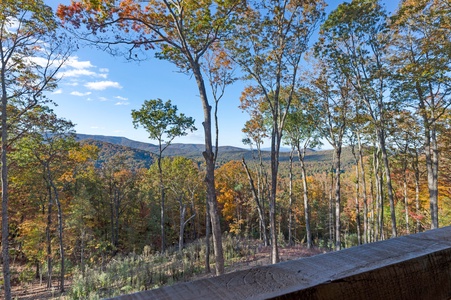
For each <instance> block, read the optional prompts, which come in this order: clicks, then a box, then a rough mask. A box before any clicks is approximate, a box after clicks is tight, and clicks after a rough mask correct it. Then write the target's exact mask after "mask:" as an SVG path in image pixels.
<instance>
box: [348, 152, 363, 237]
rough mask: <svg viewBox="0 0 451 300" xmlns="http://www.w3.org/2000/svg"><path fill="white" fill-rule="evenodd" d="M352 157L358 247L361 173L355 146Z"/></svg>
mask: <svg viewBox="0 0 451 300" xmlns="http://www.w3.org/2000/svg"><path fill="white" fill-rule="evenodd" d="M351 151H352V155H353V156H354V161H355V178H356V179H355V214H356V228H357V243H358V245H361V244H362V233H361V232H360V227H361V224H360V203H359V198H360V175H359V174H360V173H359V159H358V158H357V155H356V153H355V145H354V144H352V145H351Z"/></svg>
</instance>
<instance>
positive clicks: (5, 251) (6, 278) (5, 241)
mask: <svg viewBox="0 0 451 300" xmlns="http://www.w3.org/2000/svg"><path fill="white" fill-rule="evenodd" d="M1 71H2V73H1V79H2V109H1V111H2V117H1V118H2V141H1V145H2V154H1V156H2V269H3V270H2V271H3V287H4V295H5V299H6V300H10V299H11V297H12V296H11V271H10V266H9V259H10V258H9V222H8V161H7V157H6V156H7V152H8V122H7V120H8V118H7V106H8V99H7V95H6V79H5V78H6V77H5V76H6V75H5V68H3V67H2V69H1Z"/></svg>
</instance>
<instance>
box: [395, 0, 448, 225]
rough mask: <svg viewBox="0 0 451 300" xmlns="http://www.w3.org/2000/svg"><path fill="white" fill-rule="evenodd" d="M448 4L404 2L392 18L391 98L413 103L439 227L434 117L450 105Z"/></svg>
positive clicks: (424, 0) (439, 116) (436, 119)
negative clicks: (417, 116)
mask: <svg viewBox="0 0 451 300" xmlns="http://www.w3.org/2000/svg"><path fill="white" fill-rule="evenodd" d="M450 15H451V7H450V5H449V3H447V1H436V0H415V1H413V0H410V1H403V2H402V3H401V5H400V8H399V10H398V12H397V14H396V15H395V16H394V17H393V18H392V21H393V22H392V31H393V33H394V35H395V37H396V38H395V39H394V43H393V48H394V49H393V55H392V60H391V61H392V64H393V67H394V70H395V72H393V73H394V74H395V79H396V81H395V82H396V88H395V89H394V91H393V94H394V97H396V98H397V99H399V100H400V101H403V102H406V103H409V104H410V103H412V102H413V104H414V106H415V109H416V111H417V113H418V115H419V116H420V118H421V121H422V126H423V128H424V142H423V144H424V151H425V155H426V169H427V176H428V189H429V203H430V212H431V228H438V226H439V220H438V200H439V195H438V191H439V189H438V175H439V161H440V160H439V137H438V129H437V126H438V122H439V121H440V119H442V118H443V116H444V115H445V113H446V112H447V109H448V108H449V106H450V105H451V86H450V85H449V82H450V80H451V76H450V70H451V55H450V54H449V50H450V49H451V33H450V28H451V25H450V20H449V16H450Z"/></svg>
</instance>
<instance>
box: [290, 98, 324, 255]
mask: <svg viewBox="0 0 451 300" xmlns="http://www.w3.org/2000/svg"><path fill="white" fill-rule="evenodd" d="M307 91H308V90H307V89H301V91H300V92H298V93H297V94H298V97H296V98H295V100H294V101H293V104H292V107H291V109H290V110H289V113H288V116H287V122H286V124H285V132H286V135H285V142H286V143H287V144H289V145H291V146H292V147H293V148H294V149H295V150H296V151H297V154H298V159H299V162H300V164H301V177H302V185H303V199H304V218H305V230H306V236H307V248H311V247H312V246H313V241H312V230H311V226H310V223H311V221H310V201H309V195H308V183H307V170H306V166H305V155H306V153H307V149H309V148H314V147H317V146H318V145H320V132H319V131H318V130H317V129H316V127H317V125H316V123H315V122H316V121H317V118H318V111H317V110H316V109H314V107H313V103H312V102H313V101H314V97H310V95H309V93H308V92H307Z"/></svg>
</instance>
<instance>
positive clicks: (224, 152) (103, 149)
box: [77, 134, 353, 174]
mask: <svg viewBox="0 0 451 300" xmlns="http://www.w3.org/2000/svg"><path fill="white" fill-rule="evenodd" d="M77 139H78V140H79V141H81V142H82V143H90V144H95V145H96V146H98V147H99V148H100V157H99V162H102V161H105V160H106V159H107V158H108V157H110V156H112V155H114V153H117V152H123V153H127V157H129V158H130V159H131V160H135V161H136V165H137V166H139V167H144V168H148V167H149V166H150V165H151V164H152V161H153V159H154V158H155V157H156V154H157V153H158V145H154V144H150V143H144V142H138V141H133V140H130V139H128V138H125V137H115V136H103V135H87V134H77ZM202 151H204V145H202V144H180V143H175V144H171V145H170V146H169V147H168V148H167V149H166V150H165V151H164V153H163V154H164V155H163V156H184V157H187V158H190V159H193V160H195V161H198V162H203V156H202ZM256 154H257V153H256V151H254V152H252V151H250V150H247V149H243V148H238V147H232V146H220V147H219V150H218V160H217V162H218V165H222V164H224V163H226V162H228V161H231V160H241V159H242V158H243V157H244V158H245V159H246V160H247V161H252V160H253V158H254V157H256ZM289 157H290V153H289V152H286V151H284V152H281V153H280V165H281V169H287V165H288V161H289ZM263 160H264V161H269V160H270V152H269V151H263ZM332 160H333V150H308V151H307V155H306V158H305V161H306V165H307V169H308V173H309V174H314V173H317V172H323V171H325V170H330V168H331V164H332ZM293 161H294V162H295V165H297V164H298V158H297V155H296V154H295V157H294V158H293ZM352 163H353V158H352V155H351V151H350V150H349V149H347V148H344V149H343V152H342V167H343V168H344V169H346V168H348V167H349V166H351V165H352ZM282 173H283V171H282Z"/></svg>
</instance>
